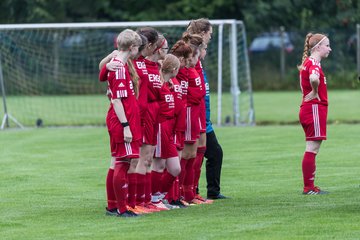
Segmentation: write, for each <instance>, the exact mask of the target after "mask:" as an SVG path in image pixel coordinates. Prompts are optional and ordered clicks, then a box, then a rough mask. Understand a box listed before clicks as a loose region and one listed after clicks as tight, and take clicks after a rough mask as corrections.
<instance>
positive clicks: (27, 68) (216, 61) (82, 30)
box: [0, 20, 255, 128]
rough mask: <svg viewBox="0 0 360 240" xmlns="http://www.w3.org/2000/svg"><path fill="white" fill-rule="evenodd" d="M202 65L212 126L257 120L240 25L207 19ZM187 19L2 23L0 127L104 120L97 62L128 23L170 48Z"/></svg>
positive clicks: (102, 87)
mask: <svg viewBox="0 0 360 240" xmlns="http://www.w3.org/2000/svg"><path fill="white" fill-rule="evenodd" d="M210 22H211V23H212V26H213V38H212V40H211V42H210V43H209V45H208V52H207V57H206V59H205V62H204V68H205V71H206V74H207V77H208V80H209V84H210V92H211V93H212V95H211V111H212V114H211V116H212V121H213V123H214V124H218V125H224V124H226V123H228V124H231V125H233V124H235V125H241V124H254V123H255V119H254V109H253V100H252V89H251V77H250V69H249V61H248V56H247V43H246V31H245V26H244V24H243V23H242V22H241V21H236V20H211V21H210ZM188 23H189V21H166V22H165V21H160V22H159V21H158V22H112V23H73V24H70V23H69V24H15V25H11V24H6V25H0V41H1V45H0V82H1V85H0V88H1V91H0V93H1V95H2V99H3V107H4V117H3V118H2V126H1V128H4V127H8V126H10V127H11V126H14V125H15V124H17V125H20V126H34V125H35V124H38V125H41V124H44V125H45V126H79V125H104V124H105V116H106V113H107V109H108V106H109V102H108V99H107V97H106V96H105V92H106V84H105V83H100V82H99V81H98V73H99V70H98V64H99V61H100V60H101V59H102V58H103V57H105V56H106V55H107V54H108V53H110V52H111V51H113V50H114V39H115V38H116V36H117V35H118V33H119V32H121V31H122V30H124V29H126V28H131V29H134V30H135V29H136V28H138V27H144V26H151V27H154V28H155V29H157V30H158V31H159V32H162V33H164V34H165V37H166V38H167V40H168V42H169V46H170V47H171V46H172V45H173V44H174V43H175V42H176V41H177V40H178V39H180V37H181V35H182V33H183V32H184V31H185V29H186V27H187V25H188Z"/></svg>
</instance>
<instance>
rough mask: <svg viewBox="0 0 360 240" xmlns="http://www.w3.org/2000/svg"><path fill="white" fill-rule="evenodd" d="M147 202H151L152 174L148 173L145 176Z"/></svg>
mask: <svg viewBox="0 0 360 240" xmlns="http://www.w3.org/2000/svg"><path fill="white" fill-rule="evenodd" d="M144 200H145V203H148V202H151V174H150V173H149V172H147V173H146V177H145V199H144Z"/></svg>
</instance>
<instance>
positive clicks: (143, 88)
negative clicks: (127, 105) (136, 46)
mask: <svg viewBox="0 0 360 240" xmlns="http://www.w3.org/2000/svg"><path fill="white" fill-rule="evenodd" d="M144 60H145V58H144V57H143V56H140V57H139V58H138V59H135V60H133V63H134V67H135V70H136V72H137V74H138V75H139V96H138V103H139V109H140V117H141V118H143V117H144V115H145V112H146V109H147V91H148V90H147V88H148V87H147V85H148V81H149V80H148V76H147V75H148V72H147V69H146V65H145V61H144Z"/></svg>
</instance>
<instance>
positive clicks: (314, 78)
mask: <svg viewBox="0 0 360 240" xmlns="http://www.w3.org/2000/svg"><path fill="white" fill-rule="evenodd" d="M319 83H320V80H319V75H317V74H311V75H310V84H311V88H312V90H311V92H309V93H308V94H307V95H306V96H305V98H304V100H305V102H308V101H311V100H313V99H315V98H317V99H318V100H319V101H320V97H319V93H318V87H319Z"/></svg>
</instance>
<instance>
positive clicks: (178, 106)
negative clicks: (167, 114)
mask: <svg viewBox="0 0 360 240" xmlns="http://www.w3.org/2000/svg"><path fill="white" fill-rule="evenodd" d="M171 81H172V83H173V84H172V86H170V91H171V93H172V95H173V96H174V102H175V116H177V115H178V114H179V113H180V111H181V110H182V109H183V108H184V103H183V100H182V89H181V85H180V83H179V81H178V80H177V79H176V78H172V79H171ZM168 85H169V84H168Z"/></svg>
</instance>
